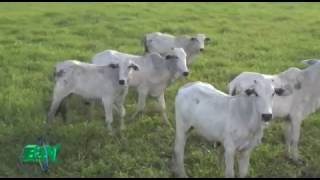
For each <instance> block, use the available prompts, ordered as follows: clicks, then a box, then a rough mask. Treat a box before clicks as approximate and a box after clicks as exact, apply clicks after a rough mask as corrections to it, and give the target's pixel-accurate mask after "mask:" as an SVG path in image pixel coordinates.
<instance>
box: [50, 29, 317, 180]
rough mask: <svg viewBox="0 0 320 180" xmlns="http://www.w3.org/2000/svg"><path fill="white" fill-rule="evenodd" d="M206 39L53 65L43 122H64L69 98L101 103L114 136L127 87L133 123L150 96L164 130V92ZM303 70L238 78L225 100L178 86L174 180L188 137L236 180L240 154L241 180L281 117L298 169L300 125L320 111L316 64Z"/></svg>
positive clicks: (203, 88) (159, 40) (202, 85)
mask: <svg viewBox="0 0 320 180" xmlns="http://www.w3.org/2000/svg"><path fill="white" fill-rule="evenodd" d="M209 40H210V39H209V38H208V37H206V35H204V34H197V35H196V36H194V37H190V36H185V35H184V36H173V35H170V34H165V33H160V32H154V33H148V34H146V35H145V36H144V38H143V43H144V49H145V53H144V54H143V55H132V54H127V53H123V52H119V51H116V50H105V51H103V52H100V53H98V54H96V55H94V56H93V57H92V59H91V63H85V62H80V61H78V60H66V61H63V62H60V63H58V64H56V66H55V72H54V77H55V86H54V91H53V100H52V104H51V107H50V110H49V113H48V118H47V123H49V122H51V120H52V119H53V118H54V116H55V115H56V113H57V112H61V114H62V117H63V119H65V118H66V116H65V113H66V109H65V107H64V106H65V105H64V101H65V99H66V98H67V97H68V96H69V95H72V94H75V95H79V96H82V97H83V98H85V99H87V100H90V103H89V104H91V105H93V103H94V101H95V100H96V99H101V100H102V104H103V106H104V111H105V121H106V125H107V128H108V131H109V133H110V134H113V129H112V122H113V110H116V112H117V113H118V114H119V115H120V129H121V130H123V129H125V123H124V117H125V115H126V111H125V108H124V101H125V98H126V95H127V94H128V88H129V87H133V88H134V89H136V92H137V93H138V102H137V108H136V111H135V112H134V113H133V115H132V117H131V118H132V119H134V118H136V117H137V115H139V114H140V115H141V113H143V111H144V108H145V101H146V98H147V97H148V96H151V97H155V98H156V99H157V101H158V103H159V105H160V113H161V116H162V120H163V122H164V123H166V124H168V125H170V123H169V120H168V116H167V113H166V104H165V96H164V94H165V90H166V88H167V87H168V86H169V85H170V84H171V83H173V82H174V81H175V80H177V79H178V78H181V77H183V76H188V74H189V69H188V65H189V64H190V63H192V62H193V61H194V60H195V59H196V57H197V55H199V53H200V52H201V51H203V50H204V48H205V44H206V43H207V41H209ZM302 62H303V63H304V64H305V65H307V66H308V67H306V68H305V69H299V68H296V67H290V68H289V69H287V70H285V71H283V72H280V73H279V74H274V75H266V74H260V73H257V72H243V73H241V74H240V75H238V76H237V77H235V78H234V79H233V80H232V81H231V82H230V83H229V86H228V88H229V95H228V94H225V93H224V92H222V91H220V90H218V89H216V88H215V87H213V86H212V85H211V84H209V83H206V82H201V81H197V82H190V83H187V84H185V85H184V86H182V87H180V89H179V90H178V92H177V95H176V98H175V122H176V126H175V128H176V135H175V144H174V150H173V158H172V170H173V172H174V173H175V175H176V176H177V177H187V174H186V172H185V169H184V149H185V143H186V138H187V133H188V132H189V130H190V129H194V130H195V131H196V132H197V134H199V135H201V136H202V137H204V138H205V139H207V140H209V141H211V142H217V143H219V144H221V146H218V147H219V148H220V152H222V153H224V154H220V156H221V158H224V161H225V177H234V176H235V173H234V159H235V155H236V153H238V154H239V159H238V168H239V177H245V176H246V175H247V172H248V167H249V159H250V153H251V152H252V150H253V149H254V147H256V146H257V145H258V144H260V143H261V139H262V137H263V130H264V129H265V128H266V127H268V123H269V121H270V120H271V119H273V118H276V117H278V118H283V119H284V122H285V124H286V127H285V142H286V146H287V150H286V153H287V155H288V157H290V159H292V160H293V161H294V162H301V161H302V160H301V159H300V158H299V153H298V141H299V136H300V127H301V123H302V121H303V119H305V118H306V117H307V116H308V115H309V114H311V113H313V112H315V111H316V110H317V109H318V108H319V107H320V91H319V90H320V78H319V79H318V77H320V63H318V62H320V60H314V59H310V60H304V61H302Z"/></svg>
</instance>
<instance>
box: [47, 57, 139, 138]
mask: <svg viewBox="0 0 320 180" xmlns="http://www.w3.org/2000/svg"><path fill="white" fill-rule="evenodd" d="M133 69H134V70H136V71H137V70H138V69H139V65H137V64H135V63H134V62H132V61H130V60H126V61H125V60H124V61H121V62H117V63H110V64H109V65H104V66H99V65H94V64H88V63H83V62H80V61H77V60H66V61H63V62H61V63H58V64H57V65H56V67H55V86H54V91H53V100H52V104H51V107H50V110H49V113H48V118H47V123H49V122H50V121H51V120H52V119H53V117H54V115H55V114H56V111H57V109H58V107H59V106H60V103H61V102H62V101H63V100H64V99H65V98H66V97H67V96H69V95H71V94H76V95H80V96H82V97H84V98H86V99H101V100H102V102H103V105H104V110H105V120H106V123H107V125H108V130H109V132H110V134H112V126H111V123H112V121H113V115H112V108H113V107H115V108H116V110H117V111H118V113H119V114H120V117H121V119H120V122H121V127H120V128H121V129H124V128H125V126H124V122H123V118H124V116H125V109H124V106H123V101H124V99H125V97H126V95H127V91H128V86H127V85H124V83H123V82H122V81H124V80H126V79H128V77H130V76H131V74H132V70H133Z"/></svg>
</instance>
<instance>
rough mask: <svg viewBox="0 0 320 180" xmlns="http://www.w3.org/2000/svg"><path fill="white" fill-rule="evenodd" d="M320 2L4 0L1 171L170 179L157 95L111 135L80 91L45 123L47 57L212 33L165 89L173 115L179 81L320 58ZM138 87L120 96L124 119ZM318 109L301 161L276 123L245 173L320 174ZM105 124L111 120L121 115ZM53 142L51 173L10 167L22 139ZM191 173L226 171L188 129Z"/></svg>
mask: <svg viewBox="0 0 320 180" xmlns="http://www.w3.org/2000/svg"><path fill="white" fill-rule="evenodd" d="M319 9H320V4H319V3H0V77H1V80H0V102H1V106H0V129H1V130H0V147H1V148H0V177H172V176H173V175H172V174H171V172H170V168H169V162H170V159H171V155H172V154H171V153H172V147H173V142H174V131H172V130H170V129H168V128H167V127H165V126H163V125H162V121H161V118H160V115H159V114H158V113H156V112H155V110H156V104H155V103H154V101H153V100H152V99H149V100H148V103H147V106H146V111H147V112H146V113H145V115H144V116H143V117H141V118H140V119H137V120H136V121H134V122H131V123H127V130H126V131H124V132H123V133H121V134H119V133H117V134H116V135H115V136H113V137H111V136H109V135H108V133H107V130H106V128H105V127H104V116H103V108H102V107H101V106H98V107H97V108H96V109H95V112H94V113H95V117H94V120H93V121H91V122H90V123H89V124H88V125H87V124H86V121H87V118H88V115H87V114H88V109H87V107H86V106H85V105H84V104H83V103H82V101H81V99H79V98H71V99H70V100H69V104H68V106H69V109H70V111H69V112H68V116H69V120H68V122H66V123H63V121H62V120H61V118H60V117H57V118H56V119H55V121H54V123H53V124H52V127H51V129H50V130H49V131H47V130H46V129H45V128H44V127H43V121H44V120H45V119H46V113H47V110H48V107H49V105H50V102H51V97H52V89H53V81H52V79H51V78H52V73H53V66H54V64H55V63H57V62H59V61H62V60H66V59H78V60H81V61H86V62H88V61H89V60H90V58H91V57H92V56H93V55H94V54H95V53H97V52H100V51H102V50H105V49H115V50H119V51H123V52H128V53H133V54H141V53H142V52H143V47H142V45H141V38H142V36H143V35H144V34H145V33H147V32H153V31H162V32H167V33H171V34H174V35H179V34H190V35H192V34H195V33H205V34H206V35H207V36H209V37H210V38H211V39H212V41H211V43H209V44H208V45H207V46H206V50H205V52H203V53H202V54H201V55H200V56H199V57H198V58H197V60H196V61H195V62H194V63H193V64H191V66H190V67H189V68H190V73H191V74H190V76H189V77H188V78H187V79H180V80H178V81H176V82H175V83H174V84H172V85H171V86H170V87H169V88H168V89H167V91H166V101H167V112H168V115H169V119H170V121H171V123H172V124H174V118H173V117H174V114H173V111H174V108H173V104H174V97H175V94H176V92H177V90H178V88H179V87H180V86H181V85H183V84H184V83H186V82H189V81H196V80H201V81H205V82H209V83H212V84H213V85H215V86H216V87H217V88H218V89H221V90H223V91H225V92H226V87H227V83H228V82H229V80H230V79H231V78H232V77H234V76H235V75H237V74H239V73H240V72H242V71H257V72H261V73H270V74H272V73H278V72H280V71H283V70H285V69H286V68H288V67H291V66H296V67H303V65H302V64H301V63H300V61H301V60H303V59H309V58H319V57H320V30H319V29H320V14H319ZM135 97H136V94H135V93H133V92H130V94H129V96H128V99H127V100H126V109H127V117H128V116H130V115H131V114H132V113H133V111H134V108H135V103H136V98H135ZM319 117H320V114H319V113H315V114H313V115H311V116H309V117H308V118H307V119H305V121H304V123H303V126H302V132H301V138H300V144H299V145H300V146H299V150H300V153H301V157H302V158H303V160H305V161H306V164H305V165H302V166H297V165H294V164H292V163H291V162H290V161H288V160H287V159H286V158H285V156H284V150H285V145H284V143H283V133H282V123H281V121H279V120H275V121H274V122H273V123H272V124H271V127H270V128H268V129H267V130H266V131H265V135H264V138H263V144H261V145H260V146H258V147H257V148H256V149H255V150H254V151H253V153H252V156H251V161H250V162H251V166H250V168H249V175H248V176H250V177H320V156H318V155H319V154H318V153H319V152H320V139H319V137H320V120H319ZM114 122H115V123H114V124H113V125H114V127H115V128H116V129H118V127H119V126H118V122H117V117H116V118H115V121H114ZM46 133H47V138H48V141H49V143H50V144H51V145H54V144H56V143H60V144H61V146H62V149H61V152H60V153H59V155H58V158H59V160H60V161H59V162H58V163H51V164H49V173H47V174H44V173H41V172H40V167H39V165H33V166H32V165H30V166H28V167H25V168H24V169H20V168H18V166H17V162H18V158H19V155H20V153H21V151H22V149H23V147H24V145H26V144H33V143H35V142H36V138H37V137H39V136H41V135H43V134H46ZM185 167H186V171H187V173H188V174H189V176H191V177H223V176H224V169H223V167H220V166H219V164H218V159H217V152H216V149H214V147H213V145H211V144H209V143H208V142H206V141H204V140H202V139H201V138H199V137H198V136H196V135H195V134H191V135H190V137H189V139H188V142H187V146H186V153H185Z"/></svg>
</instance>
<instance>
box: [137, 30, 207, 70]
mask: <svg viewBox="0 0 320 180" xmlns="http://www.w3.org/2000/svg"><path fill="white" fill-rule="evenodd" d="M209 40H210V38H208V37H206V35H204V34H197V35H196V36H193V37H190V36H186V35H184V36H173V35H170V34H166V33H160V32H153V33H148V34H146V35H145V36H144V39H143V42H144V47H145V52H158V53H160V54H162V55H163V54H165V53H166V52H168V51H170V48H171V47H178V48H183V49H184V50H185V52H186V54H187V64H190V63H191V62H193V61H194V59H195V57H196V56H197V55H198V54H199V52H200V51H203V50H204V45H205V43H206V42H208V41H209Z"/></svg>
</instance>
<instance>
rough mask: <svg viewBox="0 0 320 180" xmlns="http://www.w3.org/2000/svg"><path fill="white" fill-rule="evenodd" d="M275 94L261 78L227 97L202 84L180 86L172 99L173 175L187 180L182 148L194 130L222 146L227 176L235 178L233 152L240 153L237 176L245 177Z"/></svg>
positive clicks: (269, 84)
mask: <svg viewBox="0 0 320 180" xmlns="http://www.w3.org/2000/svg"><path fill="white" fill-rule="evenodd" d="M278 91H279V90H275V89H274V87H273V85H272V84H271V83H270V81H268V80H266V79H265V78H264V77H263V76H260V77H256V79H254V80H253V81H252V86H251V87H248V89H246V90H245V91H244V93H242V94H240V95H237V96H229V95H227V94H225V93H223V92H221V91H219V90H217V89H215V88H214V87H213V86H212V85H210V84H207V83H204V82H193V83H188V84H186V85H184V86H183V87H181V88H180V89H179V91H178V93H177V96H176V99H175V117H176V137H175V146H174V155H173V168H174V169H173V170H174V172H175V174H176V175H177V176H179V177H187V175H186V172H185V169H184V160H183V158H184V157H183V156H184V147H185V143H186V134H187V132H188V130H189V129H191V128H193V129H194V130H195V131H196V132H197V133H198V134H200V135H201V136H202V137H204V138H205V139H207V140H209V141H211V142H219V143H221V144H222V145H223V148H224V157H225V165H226V169H225V176H226V177H234V169H233V168H234V156H235V153H236V152H239V153H240V156H239V176H240V177H244V176H246V174H247V171H248V166H249V158H250V153H251V151H252V150H253V148H254V147H255V146H256V145H257V142H258V141H259V138H260V134H261V131H262V130H263V124H264V123H265V122H267V121H269V120H270V119H271V118H272V108H271V107H272V99H273V95H274V94H275V93H277V92H278ZM281 91H285V90H284V89H282V90H281Z"/></svg>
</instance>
